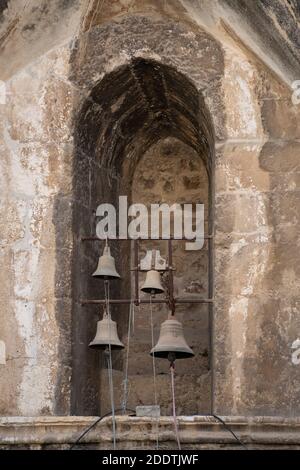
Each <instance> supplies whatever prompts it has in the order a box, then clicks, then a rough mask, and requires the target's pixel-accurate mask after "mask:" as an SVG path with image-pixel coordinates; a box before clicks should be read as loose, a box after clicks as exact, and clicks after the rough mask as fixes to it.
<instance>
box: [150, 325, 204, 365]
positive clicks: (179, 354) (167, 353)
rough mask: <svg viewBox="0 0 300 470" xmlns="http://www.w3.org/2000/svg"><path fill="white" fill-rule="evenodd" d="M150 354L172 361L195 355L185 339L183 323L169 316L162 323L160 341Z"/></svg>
mask: <svg viewBox="0 0 300 470" xmlns="http://www.w3.org/2000/svg"><path fill="white" fill-rule="evenodd" d="M150 354H151V356H153V355H154V356H155V357H160V358H164V359H169V360H170V362H174V360H175V359H185V358H188V357H193V356H194V355H195V354H194V353H193V351H192V350H191V348H190V347H189V346H188V345H187V342H186V341H185V338H184V336H183V327H182V324H181V323H180V322H179V321H177V320H175V318H174V317H171V318H170V317H169V318H168V319H167V320H166V321H164V322H163V323H162V325H161V328H160V334H159V339H158V342H157V344H156V346H154V348H152V350H151V352H150Z"/></svg>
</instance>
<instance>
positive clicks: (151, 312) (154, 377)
mask: <svg viewBox="0 0 300 470" xmlns="http://www.w3.org/2000/svg"><path fill="white" fill-rule="evenodd" d="M150 321H151V344H152V349H153V348H154V328H153V311H152V294H150ZM152 369H153V385H154V404H155V406H156V407H157V390H156V366H155V354H153V355H152ZM158 428H159V417H158V418H157V419H156V449H157V450H158V448H159V445H158Z"/></svg>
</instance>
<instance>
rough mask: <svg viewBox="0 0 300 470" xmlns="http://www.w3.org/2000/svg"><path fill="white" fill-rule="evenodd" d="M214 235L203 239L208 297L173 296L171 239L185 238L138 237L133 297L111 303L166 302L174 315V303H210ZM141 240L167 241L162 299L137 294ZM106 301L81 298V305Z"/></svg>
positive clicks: (89, 239) (90, 240)
mask: <svg viewBox="0 0 300 470" xmlns="http://www.w3.org/2000/svg"><path fill="white" fill-rule="evenodd" d="M213 238H214V236H213V235H212V234H210V235H205V236H204V240H208V250H207V251H208V290H209V297H208V298H205V299H195V298H183V299H181V298H175V297H174V278H173V271H174V267H173V250H172V241H177V242H178V241H187V240H188V239H187V238H184V237H183V238H173V237H170V238H161V237H160V238H155V239H152V238H140V239H133V242H134V268H133V269H132V271H133V272H134V299H133V300H132V299H110V301H109V302H110V303H111V304H124V305H125V304H130V303H131V302H132V301H133V302H134V304H135V305H137V306H138V305H140V304H150V303H156V304H167V305H168V306H169V309H170V311H171V313H172V315H174V313H175V307H176V304H210V305H211V304H212V303H213V301H214V299H213V297H212V287H211V281H212V279H211V277H212V251H213V250H212V240H213ZM110 240H111V241H128V240H130V239H127V238H126V239H124V238H114V239H110ZM88 241H89V242H96V241H97V242H105V240H102V239H100V238H98V237H82V238H81V242H88ZM141 241H167V242H168V262H167V269H166V272H168V293H167V297H166V298H164V299H156V298H151V299H149V300H147V299H140V296H139V272H140V271H141V269H140V264H139V246H140V242H141ZM105 302H106V301H105V299H81V304H82V305H94V304H104V303H105Z"/></svg>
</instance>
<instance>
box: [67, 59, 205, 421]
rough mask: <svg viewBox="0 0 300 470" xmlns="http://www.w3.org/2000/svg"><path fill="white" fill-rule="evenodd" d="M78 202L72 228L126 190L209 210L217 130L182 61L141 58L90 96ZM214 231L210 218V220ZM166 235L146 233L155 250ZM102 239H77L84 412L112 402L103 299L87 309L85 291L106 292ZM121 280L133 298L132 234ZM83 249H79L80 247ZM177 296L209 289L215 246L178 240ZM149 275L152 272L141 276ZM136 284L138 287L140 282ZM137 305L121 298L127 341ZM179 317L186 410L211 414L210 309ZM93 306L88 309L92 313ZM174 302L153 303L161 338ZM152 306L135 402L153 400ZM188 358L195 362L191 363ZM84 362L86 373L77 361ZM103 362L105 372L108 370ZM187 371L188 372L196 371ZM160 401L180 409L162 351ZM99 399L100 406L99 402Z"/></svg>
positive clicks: (80, 148)
mask: <svg viewBox="0 0 300 470" xmlns="http://www.w3.org/2000/svg"><path fill="white" fill-rule="evenodd" d="M75 142H76V158H75V178H74V181H75V185H76V186H75V208H74V227H73V230H74V232H75V233H77V234H78V235H79V236H80V234H81V231H82V227H84V229H85V230H86V227H90V228H91V229H92V230H94V229H95V217H94V215H95V210H96V207H97V205H98V204H100V203H101V202H111V203H113V204H115V206H116V207H118V197H119V196H120V195H127V196H128V202H141V203H144V204H145V205H149V204H151V203H163V202H166V203H175V202H176V203H179V204H184V203H196V202H198V203H203V204H204V205H205V216H206V220H207V221H208V219H209V212H210V211H209V204H210V203H211V198H210V185H211V180H212V149H213V145H212V143H213V132H212V127H211V123H210V118H209V114H208V112H207V110H206V107H205V105H204V102H203V99H202V97H201V95H200V94H199V92H198V90H197V89H196V87H195V86H194V85H193V84H192V82H191V81H190V80H189V79H188V78H187V77H186V76H184V75H183V74H181V73H179V72H178V71H177V70H176V69H175V68H172V67H169V66H166V65H163V64H159V63H157V62H155V61H152V60H145V59H142V58H141V59H134V60H132V61H131V62H130V63H129V64H128V65H125V66H122V67H120V68H118V69H116V70H115V71H113V72H112V73H110V74H108V75H106V76H104V78H103V79H102V80H101V81H100V82H99V83H98V84H97V85H96V86H95V87H94V89H93V90H92V92H91V94H90V96H89V98H88V99H87V101H86V103H84V104H83V107H82V109H81V112H80V115H79V119H78V122H77V127H76V134H75ZM206 230H208V223H206ZM150 246H151V247H153V248H158V247H159V248H160V249H161V254H162V256H165V257H166V242H160V243H159V242H155V243H153V242H142V243H141V256H143V253H145V250H146V249H149V248H150ZM101 249H102V245H101V243H98V242H97V243H94V244H92V243H85V244H81V245H80V244H78V246H77V251H75V256H74V260H76V263H74V267H73V292H74V299H73V301H74V303H73V312H74V313H73V314H74V317H73V318H74V336H73V344H74V348H73V354H74V357H73V360H74V369H73V407H74V409H73V410H74V412H75V413H76V414H81V415H85V414H99V412H100V413H101V414H103V413H105V412H107V411H109V410H110V403H109V393H108V377H107V370H106V367H105V365H104V362H103V357H102V354H101V353H99V352H96V351H90V350H89V349H88V348H87V344H88V342H89V341H90V340H91V339H92V338H93V336H94V334H95V327H96V321H97V319H98V318H99V316H101V315H102V308H101V307H100V308H99V306H89V307H86V309H89V310H88V312H86V316H84V315H83V313H82V306H81V305H80V298H101V297H102V298H103V283H102V282H101V281H99V280H97V279H91V276H90V274H91V272H93V269H95V263H96V262H97V256H98V255H99V252H100V250H101ZM111 249H112V254H113V255H114V256H115V257H116V262H117V266H118V270H119V272H120V273H121V275H122V280H121V281H114V282H111V298H128V297H129V295H128V293H129V292H130V291H131V287H132V284H131V283H132V279H131V275H130V267H131V266H132V256H131V255H132V246H131V242H130V241H122V242H113V241H112V242H111ZM75 250H76V248H75ZM174 264H175V268H176V271H175V296H180V297H184V296H189V297H194V298H207V297H208V296H209V288H208V251H207V245H206V244H205V245H204V247H203V249H202V250H200V251H196V252H195V251H186V250H185V246H184V243H183V242H176V243H174ZM140 281H141V282H143V276H142V275H141V276H140ZM132 292H133V290H132ZM128 313H129V308H128V306H126V305H125V306H122V305H121V306H120V305H118V306H112V316H113V318H114V319H115V320H117V322H118V327H119V335H120V337H121V338H122V340H123V342H124V343H125V344H126V343H127V331H128ZM176 313H177V318H178V319H179V320H180V321H182V323H183V325H184V328H185V335H186V339H187V342H188V343H189V344H190V346H192V347H193V350H194V352H195V358H193V359H189V360H182V361H177V364H176V370H177V379H176V393H177V405H178V413H180V414H187V415H193V414H199V413H201V414H202V413H203V414H205V413H209V410H210V406H211V388H210V384H211V377H210V365H209V354H210V351H209V344H210V331H209V312H208V306H207V305H205V304H196V305H195V304H194V305H189V304H187V305H181V306H180V307H178V308H177V311H176ZM87 315H88V317H87ZM166 317H167V308H166V307H165V306H161V305H160V306H157V305H156V306H154V307H153V318H154V336H155V341H157V339H158V334H159V328H160V324H161V322H162V321H163V320H164V319H165V318H166ZM150 349H151V326H150V312H149V306H147V305H144V306H140V307H136V309H135V330H134V336H133V337H132V338H131V342H130V354H129V383H130V384H129V387H130V390H129V401H128V406H129V407H130V408H135V406H136V405H140V404H145V405H146V404H147V405H151V404H154V387H153V372H152V359H151V357H150V355H149V351H150ZM125 358H126V352H124V351H123V352H114V353H113V369H114V384H115V390H116V397H115V401H116V407H117V408H119V407H120V406H121V402H122V381H123V379H124V366H125ZM187 361H188V363H187ZM79 368H80V374H79V373H78V370H79ZM99 370H101V372H100V373H99ZM187 370H188V372H187ZM156 372H157V390H158V402H159V403H160V405H161V408H162V413H163V414H165V415H168V414H170V413H171V392H170V378H169V375H168V374H169V371H168V363H167V361H164V360H156ZM99 408H100V409H99Z"/></svg>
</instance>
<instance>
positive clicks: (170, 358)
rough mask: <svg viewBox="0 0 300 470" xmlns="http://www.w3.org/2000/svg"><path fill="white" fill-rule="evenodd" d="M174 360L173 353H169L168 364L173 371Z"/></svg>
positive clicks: (174, 355)
mask: <svg viewBox="0 0 300 470" xmlns="http://www.w3.org/2000/svg"><path fill="white" fill-rule="evenodd" d="M175 359H176V354H175V353H174V352H169V354H168V361H169V362H170V367H173V369H175Z"/></svg>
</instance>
